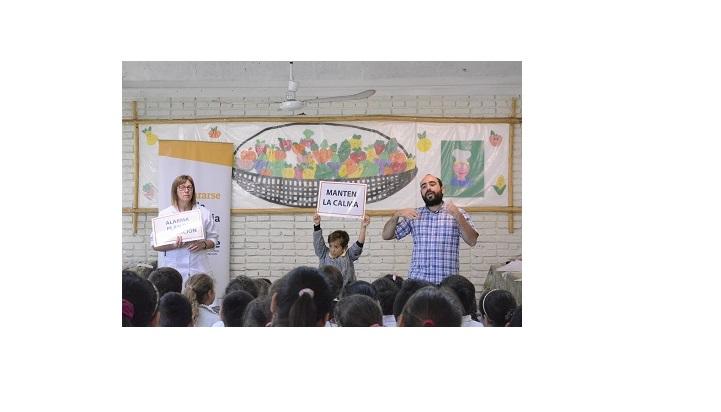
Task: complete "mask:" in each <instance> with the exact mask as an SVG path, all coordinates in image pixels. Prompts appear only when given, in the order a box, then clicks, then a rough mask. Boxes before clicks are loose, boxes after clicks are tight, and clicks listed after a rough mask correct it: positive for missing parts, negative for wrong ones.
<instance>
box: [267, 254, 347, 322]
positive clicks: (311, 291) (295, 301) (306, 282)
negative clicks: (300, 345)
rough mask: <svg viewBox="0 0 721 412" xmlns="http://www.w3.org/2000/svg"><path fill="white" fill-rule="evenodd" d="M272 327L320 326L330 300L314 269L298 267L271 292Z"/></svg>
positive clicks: (326, 313) (324, 282) (320, 278)
mask: <svg viewBox="0 0 721 412" xmlns="http://www.w3.org/2000/svg"><path fill="white" fill-rule="evenodd" d="M274 294H275V297H274V298H273V299H275V301H276V305H275V309H274V310H273V326H323V325H324V320H325V318H326V316H327V315H328V312H329V310H330V303H331V300H333V297H332V296H331V294H330V288H329V287H328V283H327V282H326V281H325V279H324V278H323V275H321V274H320V272H319V271H318V269H316V268H312V267H308V266H299V267H297V268H295V269H293V270H291V271H290V272H288V274H286V275H285V276H284V277H283V278H282V279H281V281H280V286H279V287H278V289H277V291H275V292H274Z"/></svg>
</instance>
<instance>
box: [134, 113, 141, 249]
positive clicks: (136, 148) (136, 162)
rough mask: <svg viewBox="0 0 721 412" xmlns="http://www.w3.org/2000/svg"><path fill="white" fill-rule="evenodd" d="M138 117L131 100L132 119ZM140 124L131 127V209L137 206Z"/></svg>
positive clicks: (135, 232)
mask: <svg viewBox="0 0 721 412" xmlns="http://www.w3.org/2000/svg"><path fill="white" fill-rule="evenodd" d="M137 118H138V102H137V101H136V100H133V119H136V120H137ZM139 151H140V124H139V123H137V121H136V123H135V127H134V128H133V156H134V158H133V162H134V163H133V209H137V208H138V185H139V183H138V180H139V176H138V175H139V174H140V153H138V152H139ZM133 234H134V235H136V234H138V214H137V213H133Z"/></svg>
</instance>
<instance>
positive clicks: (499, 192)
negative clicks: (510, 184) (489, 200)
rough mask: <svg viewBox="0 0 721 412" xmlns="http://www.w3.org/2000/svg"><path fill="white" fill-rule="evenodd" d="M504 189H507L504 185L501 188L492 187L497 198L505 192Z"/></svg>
mask: <svg viewBox="0 0 721 412" xmlns="http://www.w3.org/2000/svg"><path fill="white" fill-rule="evenodd" d="M506 187H507V186H506V185H503V186H501V187H498V186H496V185H493V189H494V190H495V191H496V193H498V196H500V195H502V194H503V192H505V191H506Z"/></svg>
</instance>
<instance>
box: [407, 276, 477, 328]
mask: <svg viewBox="0 0 721 412" xmlns="http://www.w3.org/2000/svg"><path fill="white" fill-rule="evenodd" d="M462 323H463V308H462V307H461V302H459V301H458V297H456V295H455V293H453V292H452V291H450V290H449V289H447V288H441V287H436V286H426V287H423V288H421V289H419V290H417V291H416V292H415V293H414V294H413V295H412V296H411V297H410V299H408V301H407V302H406V304H405V306H404V307H403V312H401V316H400V318H399V319H398V326H401V327H408V326H436V327H437V326H461V324H462Z"/></svg>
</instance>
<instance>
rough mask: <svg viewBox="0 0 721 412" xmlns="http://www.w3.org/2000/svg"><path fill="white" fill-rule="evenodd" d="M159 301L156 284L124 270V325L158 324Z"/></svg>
mask: <svg viewBox="0 0 721 412" xmlns="http://www.w3.org/2000/svg"><path fill="white" fill-rule="evenodd" d="M159 301H160V296H159V295H158V290H157V289H156V288H155V285H153V284H152V283H150V281H149V280H147V279H144V278H142V277H140V276H139V275H137V274H136V273H134V272H132V271H129V270H123V326H157V325H158V302H159Z"/></svg>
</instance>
